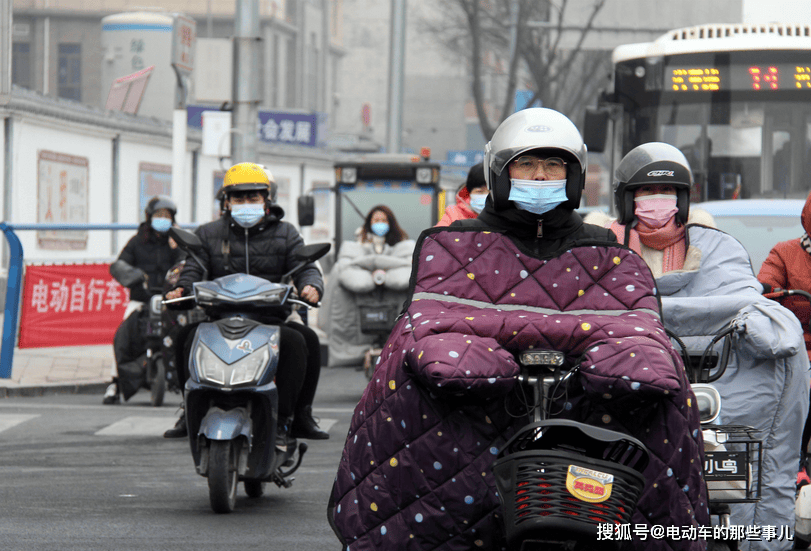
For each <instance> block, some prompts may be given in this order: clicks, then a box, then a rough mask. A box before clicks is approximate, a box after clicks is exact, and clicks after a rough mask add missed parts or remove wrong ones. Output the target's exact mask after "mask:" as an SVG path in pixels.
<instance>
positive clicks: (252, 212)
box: [231, 203, 265, 228]
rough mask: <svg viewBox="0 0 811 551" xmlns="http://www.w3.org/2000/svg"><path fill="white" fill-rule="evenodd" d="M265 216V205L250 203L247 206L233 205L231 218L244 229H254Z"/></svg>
mask: <svg viewBox="0 0 811 551" xmlns="http://www.w3.org/2000/svg"><path fill="white" fill-rule="evenodd" d="M264 216H265V205H264V204H261V205H256V204H252V203H249V204H247V205H231V218H233V219H234V221H235V222H236V223H237V224H239V225H240V226H242V227H243V228H252V227H253V226H255V225H256V224H258V223H259V221H260V220H261V219H262V218H263V217H264Z"/></svg>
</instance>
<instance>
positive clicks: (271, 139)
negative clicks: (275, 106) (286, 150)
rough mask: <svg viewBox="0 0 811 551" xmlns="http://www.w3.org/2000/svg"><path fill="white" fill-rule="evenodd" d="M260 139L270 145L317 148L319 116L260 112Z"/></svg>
mask: <svg viewBox="0 0 811 551" xmlns="http://www.w3.org/2000/svg"><path fill="white" fill-rule="evenodd" d="M259 139H260V140H262V141H263V142H268V143H286V144H293V145H305V146H309V147H316V146H317V145H318V116H317V115H315V114H299V113H286V112H284V111H259Z"/></svg>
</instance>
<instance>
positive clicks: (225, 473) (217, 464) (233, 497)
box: [208, 440, 239, 513]
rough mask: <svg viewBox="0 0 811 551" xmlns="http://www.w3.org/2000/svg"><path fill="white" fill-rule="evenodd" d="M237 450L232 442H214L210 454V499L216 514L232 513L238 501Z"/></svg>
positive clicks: (211, 444)
mask: <svg viewBox="0 0 811 551" xmlns="http://www.w3.org/2000/svg"><path fill="white" fill-rule="evenodd" d="M236 455H237V454H236V449H235V446H234V443H233V441H231V440H212V441H211V443H210V448H209V452H208V497H209V499H210V500H211V508H212V509H213V510H214V512H215V513H230V512H231V511H233V510H234V505H235V504H236V501H237V480H238V478H239V476H238V474H237V465H236V463H237V462H236Z"/></svg>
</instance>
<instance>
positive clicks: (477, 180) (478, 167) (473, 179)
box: [465, 163, 487, 193]
mask: <svg viewBox="0 0 811 551" xmlns="http://www.w3.org/2000/svg"><path fill="white" fill-rule="evenodd" d="M465 187H466V188H467V192H468V193H470V192H471V191H473V190H474V189H476V188H477V187H483V188H486V187H487V182H485V181H484V163H478V164H475V165H473V166H472V167H470V171H468V173H467V182H465Z"/></svg>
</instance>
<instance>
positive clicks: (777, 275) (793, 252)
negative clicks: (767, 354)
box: [757, 194, 811, 486]
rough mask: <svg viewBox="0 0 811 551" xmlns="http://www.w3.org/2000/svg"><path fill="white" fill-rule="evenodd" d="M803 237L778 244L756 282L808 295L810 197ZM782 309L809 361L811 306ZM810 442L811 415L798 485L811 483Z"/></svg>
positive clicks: (794, 302)
mask: <svg viewBox="0 0 811 551" xmlns="http://www.w3.org/2000/svg"><path fill="white" fill-rule="evenodd" d="M800 221H801V222H802V225H803V229H804V230H805V232H803V235H802V236H801V237H798V238H796V239H790V240H788V241H781V242H780V243H778V244H777V245H775V246H774V247H772V250H771V251H769V256H767V257H766V260H765V261H763V265H762V266H761V267H760V272H759V273H758V275H757V278H758V281H760V282H761V283H763V284H764V285H768V286H770V287H771V288H772V289H797V290H800V291H805V292H807V293H811V238H809V236H808V234H809V233H811V194H809V195H808V198H807V199H806V201H805V206H803V212H802V214H801V215H800ZM783 306H785V307H786V308H788V309H789V310H791V311H792V312H793V313H794V315H795V316H797V319H798V320H800V324H801V325H802V326H803V338H804V339H805V350H806V352H807V353H808V358H809V359H811V327H809V322H811V304H809V302H808V300H806V299H805V298H804V297H800V296H793V297H788V298H786V299H785V300H784V301H783ZM809 440H811V415H809V416H808V418H807V419H806V421H805V428H804V429H803V437H802V441H801V442H802V444H801V448H800V450H801V452H802V466H801V469H800V471H799V472H798V473H797V485H798V486H800V485H803V484H809V483H811V477H809V473H808V467H809V464H808V463H809V453H808V441H809Z"/></svg>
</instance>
